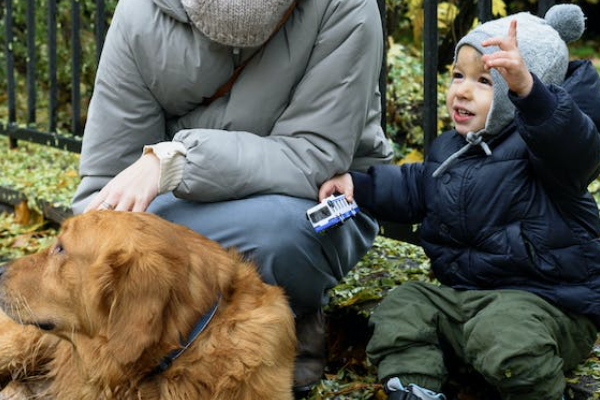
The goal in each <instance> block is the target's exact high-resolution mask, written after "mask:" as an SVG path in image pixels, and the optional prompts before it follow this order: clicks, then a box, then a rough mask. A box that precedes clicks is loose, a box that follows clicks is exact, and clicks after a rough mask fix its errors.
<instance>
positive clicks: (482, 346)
mask: <svg viewBox="0 0 600 400" xmlns="http://www.w3.org/2000/svg"><path fill="white" fill-rule="evenodd" d="M369 323H370V325H371V327H372V328H373V329H374V330H373V336H372V338H371V340H370V342H369V344H368V346H367V355H368V357H369V360H370V361H371V362H372V363H373V364H374V365H376V366H377V368H378V374H379V378H380V379H384V378H387V377H391V376H398V377H399V378H400V380H401V382H402V383H403V384H405V385H406V384H409V383H415V384H417V385H419V386H421V387H424V388H427V389H430V390H434V391H440V390H441V387H442V385H443V383H444V382H445V380H446V378H447V375H448V371H447V369H446V366H445V365H444V354H443V352H442V350H441V346H440V345H441V344H442V342H443V343H444V344H445V345H449V346H450V348H451V349H452V351H453V352H454V353H455V355H456V356H457V357H459V359H460V360H462V361H463V362H465V363H467V364H469V365H471V366H472V367H473V368H474V369H475V370H476V371H478V372H479V373H481V374H482V375H483V377H484V378H485V379H486V380H487V381H488V382H489V383H490V384H491V385H493V386H494V387H496V388H497V389H498V391H499V392H500V394H501V396H502V399H503V400H533V399H536V400H537V399H539V400H542V399H543V400H559V399H561V398H562V394H563V391H564V389H565V379H564V374H563V373H564V371H567V370H569V369H572V368H574V367H575V366H576V365H577V364H578V363H579V362H581V361H582V360H583V359H585V358H586V357H588V356H589V354H590V350H591V348H592V346H593V344H594V342H595V340H596V336H597V330H596V328H595V326H594V324H593V323H592V322H591V321H590V320H589V319H588V318H586V317H583V316H579V315H574V314H569V313H565V312H564V311H562V310H560V309H559V308H557V307H554V306H553V305H551V304H550V303H548V302H546V301H545V300H543V299H542V298H540V297H538V296H536V295H534V294H532V293H528V292H524V291H518V290H493V291H490V290H485V291H483V290H481V291H479V290H467V291H458V290H454V289H452V288H449V287H445V286H442V287H440V286H435V285H432V284H428V283H423V282H407V283H405V284H403V285H401V286H399V287H398V288H396V289H395V290H393V291H391V292H390V293H389V294H388V296H387V297H386V298H385V299H384V300H383V301H382V303H381V304H380V305H379V307H378V308H377V309H376V310H375V312H374V314H373V315H372V317H371V319H370V321H369Z"/></svg>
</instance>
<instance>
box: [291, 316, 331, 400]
mask: <svg viewBox="0 0 600 400" xmlns="http://www.w3.org/2000/svg"><path fill="white" fill-rule="evenodd" d="M296 338H297V345H296V346H297V347H296V361H295V363H294V397H295V398H296V399H303V398H304V397H306V396H307V395H308V394H309V393H310V391H311V389H312V388H313V387H314V386H315V385H316V384H317V383H318V382H319V380H320V379H321V377H322V376H323V371H324V370H325V363H326V361H327V359H326V356H325V316H324V315H323V311H322V310H319V311H318V312H316V313H313V314H307V315H303V316H300V317H296Z"/></svg>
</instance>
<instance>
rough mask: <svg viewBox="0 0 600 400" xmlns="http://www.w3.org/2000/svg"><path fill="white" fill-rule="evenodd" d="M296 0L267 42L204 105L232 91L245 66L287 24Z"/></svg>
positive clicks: (239, 66) (234, 71)
mask: <svg viewBox="0 0 600 400" xmlns="http://www.w3.org/2000/svg"><path fill="white" fill-rule="evenodd" d="M296 1H297V0H294V1H293V2H292V4H291V5H290V6H289V7H288V9H287V10H286V12H285V14H283V16H282V17H281V19H280V20H279V23H277V26H276V27H275V30H274V31H273V32H272V33H271V36H269V38H268V39H267V41H266V42H264V43H263V44H262V45H261V46H260V47H259V48H258V49H256V51H255V52H254V53H252V55H251V56H250V57H248V58H246V59H245V60H244V61H243V62H242V63H241V64H240V65H238V66H237V67H236V69H234V70H233V74H231V77H230V78H229V80H228V81H227V82H225V83H224V84H223V85H221V87H220V88H218V89H217V90H216V92H215V93H214V94H213V95H212V96H210V97H207V98H205V99H204V101H202V105H203V106H208V105H209V104H210V103H212V102H213V101H215V100H216V99H218V98H219V97H223V96H225V95H226V94H227V93H229V92H230V91H231V88H232V87H233V84H234V83H235V81H236V80H237V78H238V77H239V76H240V74H241V73H242V71H243V70H244V68H245V67H246V65H248V63H249V62H250V61H252V59H253V58H254V56H255V55H257V54H258V53H259V52H260V51H262V50H263V49H264V48H265V46H266V45H267V43H269V40H271V38H272V37H273V36H275V34H276V33H277V32H279V29H281V27H282V26H283V25H285V23H286V22H287V20H288V18H289V17H290V15H292V12H293V11H294V8H295V7H296Z"/></svg>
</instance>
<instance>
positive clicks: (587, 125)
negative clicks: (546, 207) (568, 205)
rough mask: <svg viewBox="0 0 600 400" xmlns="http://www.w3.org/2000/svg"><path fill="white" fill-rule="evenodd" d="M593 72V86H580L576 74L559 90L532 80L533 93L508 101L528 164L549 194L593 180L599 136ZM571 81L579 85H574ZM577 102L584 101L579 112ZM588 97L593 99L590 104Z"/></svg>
mask: <svg viewBox="0 0 600 400" xmlns="http://www.w3.org/2000/svg"><path fill="white" fill-rule="evenodd" d="M578 73H579V75H581V74H582V71H579V72H578ZM594 74H595V75H596V79H595V82H594V80H592V81H591V82H588V83H587V84H585V85H583V83H582V82H581V79H582V77H581V76H578V75H576V76H574V77H572V78H571V80H569V79H567V81H566V84H565V85H563V86H554V85H550V86H544V85H543V84H542V83H541V82H540V81H539V80H538V79H537V77H534V82H535V83H534V88H533V90H532V93H531V94H530V95H529V96H528V97H527V98H522V99H515V98H513V102H514V103H515V106H516V107H517V110H518V112H517V118H516V122H517V126H518V129H519V132H520V133H521V135H522V137H523V139H524V140H525V142H526V143H527V145H528V148H529V150H530V152H531V161H532V166H533V168H534V170H535V172H536V174H537V175H538V176H539V177H540V178H541V179H542V180H543V181H545V182H546V183H547V186H548V189H549V190H555V191H556V190H568V191H569V192H571V193H583V192H585V191H586V190H587V186H588V185H589V184H590V182H591V181H592V180H594V179H595V178H596V177H597V176H598V171H599V168H600V134H599V133H598V127H597V126H596V124H595V123H594V120H593V119H592V117H591V116H594V115H595V114H597V113H598V110H599V109H600V81H599V80H598V79H597V73H595V72H594ZM573 79H576V80H579V83H578V84H573V81H572V80H573ZM590 83H591V84H590ZM581 92H583V93H584V94H582V93H581ZM579 98H581V99H582V100H583V99H585V102H584V103H582V104H581V106H582V107H583V108H581V107H580V104H578V101H577V99H579ZM590 99H596V100H595V104H590V103H589V100H590Z"/></svg>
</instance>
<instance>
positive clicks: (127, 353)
mask: <svg viewBox="0 0 600 400" xmlns="http://www.w3.org/2000/svg"><path fill="white" fill-rule="evenodd" d="M106 261H107V263H108V265H109V266H110V269H111V275H112V276H111V278H110V280H111V281H112V282H110V283H109V286H110V292H111V295H110V296H109V298H107V299H106V301H107V302H108V303H109V304H108V306H109V313H108V323H107V330H106V334H107V347H108V350H109V351H110V352H111V353H112V355H113V356H114V357H115V359H117V360H118V361H119V362H120V363H122V364H128V363H131V362H134V361H136V360H137V359H139V358H140V357H141V356H142V354H143V352H144V351H145V350H146V349H148V348H150V347H152V346H153V345H155V344H156V343H158V341H159V340H160V338H161V336H162V333H163V314H164V309H165V307H166V305H167V302H168V300H169V297H170V288H171V285H170V284H169V281H170V278H169V275H168V273H169V272H168V270H167V271H165V268H160V267H161V266H162V267H164V266H165V265H168V263H167V260H162V258H161V257H160V256H157V255H156V254H153V253H146V254H142V253H138V252H126V251H117V252H114V253H112V254H111V255H110V256H109V257H108V259H107V260H106ZM163 272H164V273H165V274H161V273H163Z"/></svg>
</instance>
